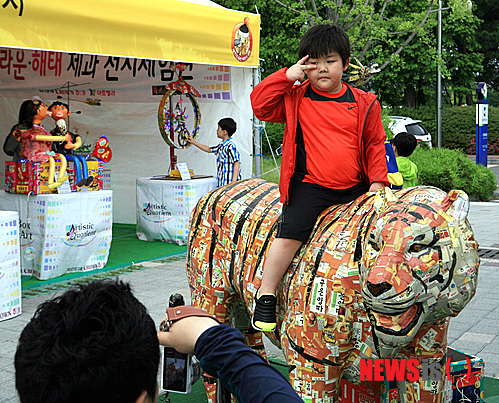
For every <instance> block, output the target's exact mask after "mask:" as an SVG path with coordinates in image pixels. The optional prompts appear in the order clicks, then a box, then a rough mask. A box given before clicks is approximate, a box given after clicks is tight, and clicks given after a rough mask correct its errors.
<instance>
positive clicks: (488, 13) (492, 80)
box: [475, 0, 499, 105]
mask: <svg viewBox="0 0 499 403" xmlns="http://www.w3.org/2000/svg"><path fill="white" fill-rule="evenodd" d="M475 4H476V7H477V12H476V13H477V16H478V17H479V18H480V19H481V20H482V21H483V22H482V24H481V25H480V27H479V28H478V30H477V31H476V39H475V40H476V42H477V43H480V44H481V46H482V53H483V56H484V60H483V71H482V72H481V74H480V75H479V76H478V78H477V81H485V82H486V83H487V85H488V86H489V87H490V88H491V90H492V91H491V93H492V92H495V93H496V94H497V95H499V45H498V44H499V3H498V2H497V0H475ZM491 95H492V94H491ZM497 99H498V101H497V103H496V105H499V97H498V98H497Z"/></svg>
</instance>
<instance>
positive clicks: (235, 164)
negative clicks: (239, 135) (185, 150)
mask: <svg viewBox="0 0 499 403" xmlns="http://www.w3.org/2000/svg"><path fill="white" fill-rule="evenodd" d="M236 128H237V125H236V122H235V121H234V119H232V118H223V119H221V120H220V121H219V122H218V129H217V137H218V138H219V139H221V140H222V142H221V143H219V144H218V145H216V146H212V147H210V146H207V145H204V144H201V143H198V142H197V141H196V140H194V138H193V137H192V136H189V137H188V138H187V139H188V141H189V143H191V144H193V145H195V146H196V147H197V148H199V149H200V150H203V151H204V152H207V153H213V154H215V155H216V156H217V182H218V186H219V187H220V186H224V185H228V184H229V183H234V182H237V181H238V180H241V163H240V160H241V156H240V155H239V151H237V148H236V145H235V144H234V142H233V141H232V135H233V134H234V133H235V132H236Z"/></svg>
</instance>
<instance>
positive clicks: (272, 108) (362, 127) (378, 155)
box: [251, 68, 390, 203]
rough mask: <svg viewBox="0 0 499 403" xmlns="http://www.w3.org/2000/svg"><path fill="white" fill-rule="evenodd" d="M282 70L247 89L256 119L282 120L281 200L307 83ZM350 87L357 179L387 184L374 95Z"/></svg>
mask: <svg viewBox="0 0 499 403" xmlns="http://www.w3.org/2000/svg"><path fill="white" fill-rule="evenodd" d="M286 70H287V68H284V69H281V70H279V71H277V72H275V73H273V74H271V75H270V76H268V77H267V78H265V79H264V80H263V81H262V82H261V83H259V84H258V85H257V86H256V87H255V88H254V90H253V92H252V93H251V105H252V107H253V112H254V113H255V116H256V117H257V118H258V119H259V120H264V121H267V122H278V123H286V127H285V129H284V135H283V146H282V149H283V150H282V161H281V179H280V181H279V191H280V192H281V202H282V203H287V201H288V190H289V182H290V180H291V176H293V173H294V170H295V163H296V142H295V137H296V123H297V118H298V107H299V105H300V101H301V100H302V98H303V96H304V95H305V91H306V90H307V88H308V86H309V85H310V82H309V81H308V80H306V81H304V82H303V83H302V84H299V85H294V83H292V82H291V81H289V80H288V79H287V78H286ZM346 85H348V84H346ZM349 87H350V86H349ZM350 89H351V90H352V92H353V95H354V97H355V101H356V102H357V105H358V108H359V121H358V125H357V130H358V133H361V134H362V135H361V136H359V149H360V150H361V153H360V154H361V159H360V161H359V166H360V167H361V171H362V172H363V173H364V177H363V178H361V179H362V180H363V181H364V182H367V183H368V184H369V185H370V184H371V183H373V182H383V183H384V184H385V185H386V186H389V184H390V183H389V181H388V178H387V168H386V157H385V144H384V143H385V139H386V134H385V130H384V129H383V124H382V123H381V116H380V115H381V107H380V105H379V103H378V102H377V96H376V95H375V94H373V93H372V92H365V91H362V90H359V89H357V88H353V87H350Z"/></svg>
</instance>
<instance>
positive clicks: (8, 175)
mask: <svg viewBox="0 0 499 403" xmlns="http://www.w3.org/2000/svg"><path fill="white" fill-rule="evenodd" d="M102 166H103V163H102V161H87V172H88V177H92V178H93V180H92V181H91V183H90V184H89V185H88V186H81V187H80V186H77V185H76V183H77V180H76V174H75V167H74V162H73V161H68V164H67V168H66V175H67V176H68V181H69V187H70V189H71V191H72V192H82V191H96V190H102V187H103V182H102V176H103V168H102ZM60 167H61V162H60V161H57V160H56V162H55V171H56V173H58V172H59V170H60ZM48 176H49V163H48V162H47V163H43V164H40V163H38V162H24V161H17V162H15V161H7V162H6V163H5V191H6V192H9V193H24V194H28V193H30V192H31V194H46V193H57V192H58V190H57V189H58V188H55V189H52V190H51V189H49V188H48V186H47V181H48Z"/></svg>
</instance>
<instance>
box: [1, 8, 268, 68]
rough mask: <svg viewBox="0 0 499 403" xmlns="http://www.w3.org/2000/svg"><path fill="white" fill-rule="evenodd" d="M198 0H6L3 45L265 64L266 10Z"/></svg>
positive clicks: (200, 61) (2, 31)
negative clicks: (261, 56)
mask: <svg viewBox="0 0 499 403" xmlns="http://www.w3.org/2000/svg"><path fill="white" fill-rule="evenodd" d="M196 1H197V3H202V4H195V3H192V2H186V1H181V0H148V1H136V0H85V1H81V0H66V1H64V2H50V1H48V2H47V1H43V2H42V1H29V2H27V1H24V0H7V1H6V2H4V3H3V4H2V7H0V47H11V48H25V49H44V50H54V51H61V52H71V53H90V54H96V55H113V56H124V57H133V58H147V59H159V60H176V61H184V62H192V63H205V64H223V65H231V66H240V67H256V66H258V56H259V46H260V16H259V15H257V14H251V13H245V12H240V11H234V10H229V9H225V8H223V7H220V6H218V5H216V4H215V3H212V2H210V1H208V0H196Z"/></svg>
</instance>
